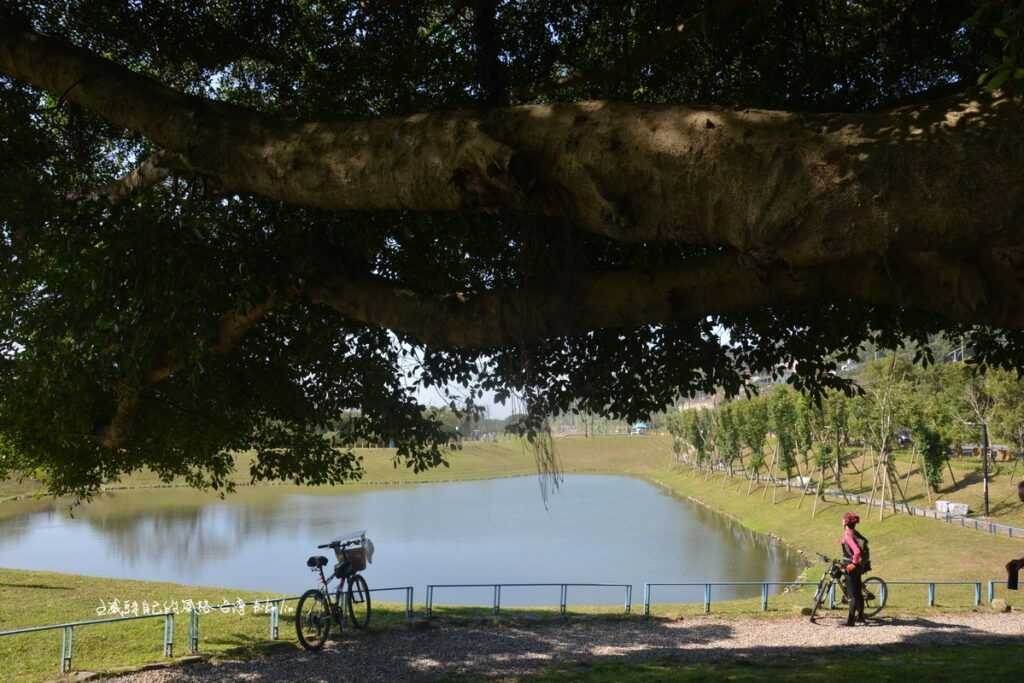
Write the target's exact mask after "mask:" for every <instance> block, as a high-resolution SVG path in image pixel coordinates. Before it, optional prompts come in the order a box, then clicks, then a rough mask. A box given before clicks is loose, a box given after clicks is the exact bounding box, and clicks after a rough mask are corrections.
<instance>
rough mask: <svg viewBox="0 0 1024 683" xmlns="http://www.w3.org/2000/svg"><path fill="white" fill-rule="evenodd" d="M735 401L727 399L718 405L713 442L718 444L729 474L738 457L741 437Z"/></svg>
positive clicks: (731, 473)
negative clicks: (716, 426)
mask: <svg viewBox="0 0 1024 683" xmlns="http://www.w3.org/2000/svg"><path fill="white" fill-rule="evenodd" d="M736 412H737V410H736V402H735V401H728V402H726V403H722V404H721V405H719V406H718V411H717V416H718V433H717V438H716V439H715V443H716V444H717V446H718V452H719V455H720V456H721V458H722V461H723V462H724V463H725V466H726V467H727V468H728V471H729V476H730V477H731V476H732V475H733V467H734V463H735V462H736V460H737V458H739V457H740V450H741V448H742V447H741V438H740V434H739V429H738V428H739V425H738V424H737V423H736V419H735V417H736Z"/></svg>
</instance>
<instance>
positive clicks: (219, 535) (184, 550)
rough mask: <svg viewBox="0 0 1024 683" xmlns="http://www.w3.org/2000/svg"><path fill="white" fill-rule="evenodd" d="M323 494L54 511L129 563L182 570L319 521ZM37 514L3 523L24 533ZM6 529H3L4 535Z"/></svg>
mask: <svg viewBox="0 0 1024 683" xmlns="http://www.w3.org/2000/svg"><path fill="white" fill-rule="evenodd" d="M326 502H327V499H326V498H324V499H319V498H313V497H302V496H291V495H288V494H287V493H285V492H282V491H275V490H272V489H271V490H267V491H260V492H244V493H243V492H240V493H238V494H236V495H235V496H230V497H228V498H226V499H223V500H221V499H219V498H217V497H215V496H208V495H203V494H196V493H193V492H185V491H180V492H179V491H174V492H167V491H149V492H147V491H134V492H123V493H113V494H107V495H105V496H101V497H99V498H97V499H95V500H94V501H93V502H91V503H88V504H85V505H83V506H81V507H79V508H77V509H75V511H74V513H73V515H74V519H69V518H68V517H69V516H68V515H67V514H65V513H62V512H59V511H58V512H50V513H44V514H58V515H61V516H62V517H63V518H64V520H63V524H64V526H66V527H67V528H68V531H69V532H70V533H74V528H75V526H76V525H78V524H84V525H86V526H88V527H89V529H90V530H92V531H93V532H95V533H96V535H97V536H99V537H100V538H101V540H102V542H103V544H104V546H105V548H106V552H107V554H108V555H110V556H111V557H116V558H117V559H119V560H122V561H124V562H126V563H127V564H129V565H131V566H136V565H140V564H143V563H145V564H146V565H148V566H151V567H152V566H154V565H163V566H166V567H169V568H173V569H174V570H176V571H178V572H180V571H181V570H185V569H189V568H194V567H195V566H196V563H197V562H198V561H209V560H218V559H224V558H227V557H230V556H231V555H232V554H233V553H234V552H236V551H237V548H238V546H239V544H240V543H241V542H252V541H254V540H255V541H259V540H264V541H267V542H268V547H269V543H270V541H272V540H273V539H274V538H275V537H276V538H280V537H281V536H282V535H294V534H297V533H299V532H300V531H302V532H305V531H308V530H309V529H310V528H314V527H316V526H323V525H324V523H325V520H326V519H327V518H328V517H330V514H329V507H330V506H329V505H324V504H322V503H326ZM35 519H38V516H37V515H30V516H29V517H28V518H27V519H26V518H25V517H22V518H21V523H20V525H19V524H14V523H13V522H12V523H9V526H10V528H11V530H12V531H14V532H15V533H18V534H25V533H29V532H31V530H32V527H33V526H34V524H33V522H34V520H35ZM6 537H7V534H6V533H5V538H6Z"/></svg>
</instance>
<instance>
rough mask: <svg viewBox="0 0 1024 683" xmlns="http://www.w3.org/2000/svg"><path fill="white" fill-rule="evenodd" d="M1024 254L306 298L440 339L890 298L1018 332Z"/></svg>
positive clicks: (362, 287) (551, 332)
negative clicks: (439, 293)
mask: <svg viewBox="0 0 1024 683" xmlns="http://www.w3.org/2000/svg"><path fill="white" fill-rule="evenodd" d="M1022 267H1024V250H1020V249H1004V250H993V251H988V252H979V253H972V254H960V255H950V254H943V253H939V252H920V253H914V254H906V255H904V256H902V257H901V258H900V259H899V260H898V261H892V262H891V261H888V260H886V259H884V258H871V259H851V260H847V261H844V262H841V263H836V264H830V265H827V266H814V267H810V268H800V269H796V268H789V267H786V266H784V265H782V264H777V265H775V266H772V267H761V266H758V265H757V264H754V263H752V262H751V261H750V260H749V259H747V258H744V257H743V256H739V255H735V254H731V255H721V256H713V257H707V258H703V259H694V260H693V261H690V262H687V263H686V264H685V266H683V267H679V268H676V269H671V270H658V271H642V272H641V271H618V272H607V273H570V274H566V275H563V276H561V277H560V278H558V279H557V280H556V281H555V282H552V283H551V284H550V286H547V287H545V288H536V289H504V290H490V291H482V292H457V293H451V294H443V295H437V294H423V293H419V292H416V291H414V290H412V289H410V288H407V287H403V286H401V285H398V284H396V283H393V282H388V281H386V280H383V279H380V278H374V279H350V278H344V277H337V278H335V279H334V280H332V281H330V282H327V283H323V284H320V285H317V286H312V287H311V288H310V289H309V294H310V296H311V297H312V299H313V300H314V301H317V302H320V303H323V304H325V305H328V306H330V307H332V308H334V309H335V310H337V311H339V312H341V313H343V314H344V315H346V316H349V317H351V318H354V319H356V320H359V321H362V322H365V323H369V324H373V325H378V326H381V327H386V328H389V329H391V330H395V331H397V332H401V333H405V334H408V335H410V336H412V337H414V338H416V339H418V340H420V341H423V342H425V343H427V344H430V345H434V346H439V347H459V348H479V347H494V346H501V345H507V344H521V343H530V342H535V341H538V340H541V339H545V338H551V337H559V336H566V335H578V334H584V333H586V332H588V331H591V330H596V329H602V328H623V329H629V328H633V327H637V326H640V325H645V324H658V323H669V322H672V321H686V320H695V319H701V318H703V317H705V316H708V315H713V314H730V313H734V314H742V313H748V312H752V311H756V310H758V309H761V308H764V307H780V308H787V307H794V306H800V307H804V308H806V307H807V306H809V305H816V304H818V305H825V304H829V303H840V304H841V303H843V302H851V303H860V304H867V305H877V306H887V307H893V306H899V307H903V308H910V309H916V310H921V311H928V312H931V313H935V314H937V315H939V316H942V317H945V318H947V319H948V320H950V321H953V322H961V323H977V322H983V323H989V324H993V325H1002V326H1005V327H1011V328H1024V268H1022Z"/></svg>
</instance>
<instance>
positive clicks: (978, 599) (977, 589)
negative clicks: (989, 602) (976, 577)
mask: <svg viewBox="0 0 1024 683" xmlns="http://www.w3.org/2000/svg"><path fill="white" fill-rule="evenodd" d="M980 604H981V582H980V581H979V582H977V583H975V584H974V606H975V607H977V606H978V605H980Z"/></svg>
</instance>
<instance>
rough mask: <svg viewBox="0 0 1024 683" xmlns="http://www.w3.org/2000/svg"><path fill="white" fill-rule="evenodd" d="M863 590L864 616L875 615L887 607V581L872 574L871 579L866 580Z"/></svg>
mask: <svg viewBox="0 0 1024 683" xmlns="http://www.w3.org/2000/svg"><path fill="white" fill-rule="evenodd" d="M862 590H863V594H864V616H865V617H873V616H875V615H876V614H878V613H879V612H881V611H882V608H883V607H885V603H886V601H887V599H888V597H889V588H888V586H886V585H885V581H883V580H882V579H880V578H878V577H877V576H872V577H871V578H870V579H865V580H864V583H863V588H862Z"/></svg>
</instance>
